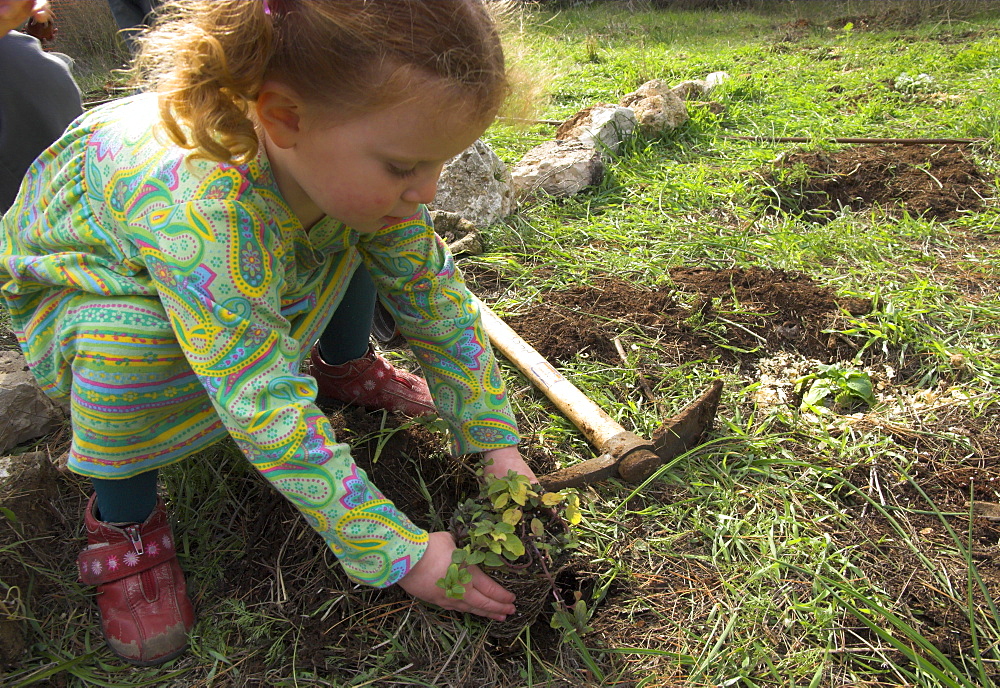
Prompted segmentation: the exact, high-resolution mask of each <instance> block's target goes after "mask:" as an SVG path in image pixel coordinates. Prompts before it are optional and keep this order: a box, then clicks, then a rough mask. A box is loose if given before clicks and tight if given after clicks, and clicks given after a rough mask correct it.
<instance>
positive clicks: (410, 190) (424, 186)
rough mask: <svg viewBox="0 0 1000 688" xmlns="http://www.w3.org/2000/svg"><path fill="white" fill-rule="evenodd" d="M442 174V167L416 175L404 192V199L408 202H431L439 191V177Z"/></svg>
mask: <svg viewBox="0 0 1000 688" xmlns="http://www.w3.org/2000/svg"><path fill="white" fill-rule="evenodd" d="M440 176H441V168H437V169H434V170H428V171H427V173H426V174H421V175H419V176H418V177H416V178H415V179H414V180H413V181H412V183H411V184H410V185H409V186H408V187H407V189H406V191H404V192H403V195H402V197H401V198H402V199H403V200H404V201H406V202H407V203H424V204H427V203H430V202H432V201H433V200H434V195H435V194H436V193H437V183H438V177H440Z"/></svg>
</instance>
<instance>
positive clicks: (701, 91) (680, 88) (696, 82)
mask: <svg viewBox="0 0 1000 688" xmlns="http://www.w3.org/2000/svg"><path fill="white" fill-rule="evenodd" d="M670 92H671V93H673V94H674V95H676V96H677V97H678V98H680V99H681V100H691V99H692V98H701V97H702V96H703V95H705V94H706V93H707V92H708V83H707V82H706V81H705V80H704V79H689V80H688V81H682V82H680V83H679V84H677V85H676V86H674V87H673V88H672V89H670Z"/></svg>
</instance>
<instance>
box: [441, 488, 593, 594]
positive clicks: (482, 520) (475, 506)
mask: <svg viewBox="0 0 1000 688" xmlns="http://www.w3.org/2000/svg"><path fill="white" fill-rule="evenodd" d="M480 475H483V481H482V483H481V486H480V491H479V496H478V498H477V499H466V500H465V501H464V502H463V503H462V504H461V505H460V506H459V508H458V509H457V510H456V513H455V516H454V519H453V523H454V525H455V527H454V528H453V530H454V531H455V532H456V539H457V541H458V548H457V549H456V550H455V552H454V553H453V554H452V558H451V559H452V564H451V565H450V566H449V568H448V572H447V574H446V575H445V576H444V577H443V578H441V579H440V580H439V581H437V585H438V586H439V587H441V588H443V589H444V590H445V594H446V595H447V596H449V597H453V598H456V599H458V598H461V597H462V595H464V594H465V587H464V586H465V584H466V583H468V582H469V580H471V578H469V579H465V578H464V577H462V576H460V575H459V574H460V572H462V573H465V574H468V567H469V566H482V567H484V568H486V569H501V568H508V567H510V566H512V565H513V566H514V567H516V568H518V569H522V568H525V567H528V566H530V565H531V564H532V563H535V562H544V561H551V560H552V558H553V557H555V556H559V555H561V554H562V553H563V552H565V551H566V550H569V549H573V548H575V547H577V546H579V541H578V539H577V536H576V534H575V533H573V532H572V531H571V530H570V528H569V526H568V525H567V524H571V525H576V524H578V523H580V521H581V519H582V513H581V512H580V497H579V495H577V494H576V493H574V492H570V491H564V492H544V491H543V490H542V488H541V486H539V485H532V484H531V483H530V481H529V480H528V478H527V477H525V476H523V475H520V474H518V473H515V472H514V471H508V473H507V475H506V476H504V477H502V478H498V477H494V476H491V475H485V474H482V473H481V474H480Z"/></svg>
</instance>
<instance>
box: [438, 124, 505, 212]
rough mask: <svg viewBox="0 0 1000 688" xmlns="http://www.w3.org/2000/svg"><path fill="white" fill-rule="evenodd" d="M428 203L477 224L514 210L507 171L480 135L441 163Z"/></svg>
mask: <svg viewBox="0 0 1000 688" xmlns="http://www.w3.org/2000/svg"><path fill="white" fill-rule="evenodd" d="M428 207H429V208H430V209H432V210H445V211H448V212H452V213H458V214H459V215H461V216H462V217H464V218H465V219H466V220H468V221H469V222H471V223H472V224H474V225H476V226H477V227H486V226H488V225H491V224H493V223H494V222H497V221H498V220H501V219H503V218H505V217H507V216H508V215H510V214H511V213H512V212H513V211H514V191H513V188H512V184H511V177H510V172H509V171H508V170H507V166H506V165H505V164H504V162H503V160H501V159H500V158H499V157H498V156H497V154H496V153H494V152H493V149H492V148H490V147H489V145H488V144H487V143H486V142H485V141H483V140H482V139H480V140H478V141H476V142H475V143H474V144H472V145H471V146H470V147H469V148H467V149H466V150H464V151H463V152H462V153H460V154H459V155H457V156H455V157H454V158H452V159H451V160H449V161H448V162H447V163H445V166H444V169H443V170H442V171H441V179H440V180H439V181H438V189H437V195H436V196H435V197H434V202H433V203H431V204H429V206H428Z"/></svg>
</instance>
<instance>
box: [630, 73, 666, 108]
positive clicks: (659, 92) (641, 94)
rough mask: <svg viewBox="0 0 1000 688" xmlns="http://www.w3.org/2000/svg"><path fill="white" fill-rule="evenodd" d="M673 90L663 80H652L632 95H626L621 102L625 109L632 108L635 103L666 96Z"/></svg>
mask: <svg viewBox="0 0 1000 688" xmlns="http://www.w3.org/2000/svg"><path fill="white" fill-rule="evenodd" d="M672 90H673V89H672V88H671V86H670V84H668V83H667V82H666V81H664V80H663V79H651V80H649V81H647V82H646V83H644V84H643V85H642V86H640V87H639V88H637V89H636V90H634V91H632V92H631V93H626V94H625V95H624V96H622V99H621V101H620V102H621V104H622V105H623V106H624V107H632V105H633V104H634V103H637V102H639V101H640V100H643V99H644V98H649V97H650V96H664V95H666V94H668V93H670V92H671V91H672Z"/></svg>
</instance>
